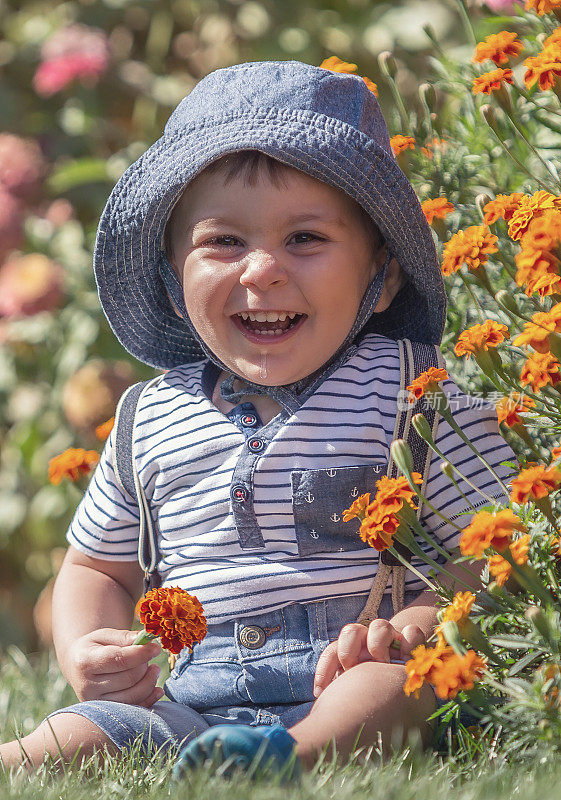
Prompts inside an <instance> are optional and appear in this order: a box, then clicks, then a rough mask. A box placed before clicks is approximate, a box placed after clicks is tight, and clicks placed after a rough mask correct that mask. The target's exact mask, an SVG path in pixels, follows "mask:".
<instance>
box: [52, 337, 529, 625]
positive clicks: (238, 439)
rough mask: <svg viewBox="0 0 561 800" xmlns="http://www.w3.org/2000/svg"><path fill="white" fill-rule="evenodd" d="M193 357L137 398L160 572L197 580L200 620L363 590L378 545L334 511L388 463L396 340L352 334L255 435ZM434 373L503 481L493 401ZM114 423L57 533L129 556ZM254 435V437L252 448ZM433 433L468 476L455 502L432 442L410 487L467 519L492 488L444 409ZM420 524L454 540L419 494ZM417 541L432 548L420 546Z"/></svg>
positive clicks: (133, 539) (412, 581) (128, 512)
mask: <svg viewBox="0 0 561 800" xmlns="http://www.w3.org/2000/svg"><path fill="white" fill-rule="evenodd" d="M205 366H208V362H207V361H199V362H197V363H195V364H188V365H184V366H180V367H177V368H174V369H172V370H170V371H169V372H167V373H166V374H165V376H164V377H163V379H162V380H161V381H160V383H159V384H158V385H157V386H154V387H151V389H150V390H149V391H148V392H146V393H145V394H144V396H143V398H142V399H141V401H140V403H139V406H138V410H137V416H136V426H135V446H134V457H135V465H136V468H137V470H138V475H139V478H140V481H141V483H142V485H143V487H144V490H145V492H146V496H147V498H148V501H149V505H150V508H151V512H152V517H153V519H154V522H155V524H156V527H157V530H158V539H159V548H160V562H159V565H158V570H159V572H160V574H161V576H162V581H163V583H162V585H164V586H165V585H173V586H180V587H182V588H184V589H186V590H188V591H189V592H191V593H192V594H196V596H197V597H198V598H199V600H200V601H201V602H202V604H203V606H204V608H205V614H206V615H207V618H208V620H209V621H210V622H223V621H226V620H228V619H231V618H233V617H243V616H247V615H251V614H261V613H265V612H267V611H270V610H274V609H277V608H282V607H283V606H285V605H287V604H289V603H293V602H308V601H313V600H321V599H327V598H331V597H340V596H344V595H352V594H361V593H367V592H368V591H369V590H370V587H371V585H372V581H373V578H374V576H375V574H376V571H377V567H378V558H379V557H378V553H377V551H376V550H374V549H372V548H371V547H368V546H366V545H365V544H363V543H362V541H361V540H360V539H359V537H358V535H357V530H358V524H359V522H358V520H354V521H353V522H351V523H344V522H343V521H342V520H341V517H342V512H343V510H344V509H345V508H347V507H348V506H349V505H350V504H351V502H352V500H353V498H355V497H356V496H357V495H359V494H362V493H363V492H365V491H374V492H375V488H374V482H375V480H376V479H377V478H379V477H381V475H382V474H385V473H386V469H387V464H388V460H389V447H390V443H391V440H392V436H393V431H394V423H395V417H396V411H397V396H398V391H399V377H400V364H399V353H398V347H397V343H396V342H395V341H393V340H390V339H388V338H386V337H384V336H380V335H377V334H368V335H366V336H365V337H364V338H363V339H362V341H361V342H360V344H359V346H358V348H357V349H356V350H355V352H354V353H353V354H352V355H351V356H350V357H349V358H348V359H347V360H346V361H344V362H343V363H342V364H341V365H339V366H338V367H337V369H336V370H335V371H334V372H332V373H331V374H330V375H328V376H327V377H326V379H325V380H324V381H323V383H321V385H320V386H319V388H317V389H316V391H315V392H314V393H313V394H312V395H311V396H309V397H307V398H306V399H305V400H304V402H303V403H302V405H301V406H300V408H298V409H297V411H295V412H294V413H293V414H292V415H291V414H289V413H288V412H281V413H280V414H279V415H278V416H277V417H275V418H274V420H271V422H269V423H268V424H267V425H265V426H263V427H262V428H259V429H257V430H256V431H255V436H254V437H253V438H252V437H249V438H246V436H245V435H244V433H243V432H242V431H241V430H240V428H239V427H238V426H237V425H236V424H234V422H233V421H232V420H231V419H229V418H228V417H227V416H225V415H224V414H223V413H222V412H221V411H219V410H218V409H217V408H216V406H215V405H214V404H213V403H212V401H211V400H210V399H209V397H208V396H207V394H205V391H204V388H206V387H205V384H204V379H203V376H204V371H205ZM441 385H442V388H443V390H444V391H445V393H446V395H447V396H448V399H449V403H450V407H451V410H452V412H453V415H454V418H455V420H456V422H457V424H458V425H459V427H460V428H461V430H462V431H463V432H464V434H465V436H466V437H467V438H468V439H469V440H470V441H471V442H472V443H473V445H474V446H475V447H476V448H477V449H478V450H479V451H480V453H481V454H482V455H483V456H484V457H485V458H486V459H487V460H488V461H489V463H490V464H491V466H492V467H494V468H495V470H496V471H497V473H498V474H499V475H500V477H501V478H502V479H503V480H505V479H506V477H507V476H508V475H509V474H510V473H511V469H510V468H508V467H506V466H504V465H501V462H503V461H509V460H514V456H513V453H512V450H511V449H510V448H509V446H508V445H507V444H506V443H505V441H504V440H503V438H502V437H501V436H500V434H499V433H498V423H497V415H496V412H495V409H494V406H493V405H492V404H491V403H487V402H485V401H483V400H482V399H481V398H474V397H469V396H467V395H465V394H463V393H462V392H461V391H460V390H459V389H458V387H457V386H456V385H455V384H454V382H453V381H451V380H446V381H444V382H442V384H441ZM114 435H115V430H113V432H112V433H111V435H110V436H109V439H108V440H107V442H106V445H105V448H104V451H103V454H102V456H101V460H100V462H99V464H98V465H97V467H96V470H95V472H94V474H93V475H92V479H91V481H90V484H89V487H88V490H87V492H86V494H85V495H84V497H83V499H82V501H81V502H80V504H79V506H78V508H77V510H76V513H75V515H74V518H73V520H72V523H71V525H70V527H69V530H68V533H67V538H68V541H69V542H70V544H71V545H73V547H75V548H76V549H78V550H80V551H81V552H83V553H86V554H88V555H91V556H92V557H95V558H100V559H109V560H134V559H136V557H137V555H136V554H137V543H138V527H139V515H138V511H137V508H136V504H135V502H134V501H133V500H132V499H131V498H130V497H129V496H128V494H127V493H126V492H124V491H123V489H122V488H121V487H120V485H119V483H118V481H117V479H116V476H115V472H114V469H113V454H112V450H113V446H114ZM255 441H257V442H258V444H259V447H260V448H261V449H260V451H259V452H257V453H255V452H253V453H251V454H250V453H248V447H249V449H255V448H254V447H253V445H252V442H253V444H255ZM436 444H437V447H438V448H439V449H440V450H441V451H442V453H443V454H444V455H445V456H446V458H447V459H448V460H449V461H450V462H451V463H452V464H454V465H455V466H456V467H457V468H458V469H459V470H460V472H461V473H462V474H463V475H464V476H465V477H466V478H467V479H468V480H469V481H470V482H471V483H472V484H474V485H475V486H476V487H478V489H479V490H480V491H477V490H476V489H475V488H472V487H471V486H469V485H468V484H467V483H466V482H464V481H463V480H461V479H458V483H459V487H460V489H461V490H462V491H463V493H464V494H465V496H466V498H467V501H466V499H464V498H463V497H462V496H461V495H460V494H459V493H458V491H457V490H456V488H455V487H454V486H453V484H452V483H451V482H450V480H449V479H448V478H447V477H446V476H445V475H444V474H443V473H442V472H441V470H440V464H441V460H440V458H439V457H438V456H436V455H435V454H433V458H432V460H431V464H430V468H429V472H428V477H427V481H426V484H425V486H424V494H425V496H426V497H427V499H428V500H429V502H430V503H431V504H432V505H433V506H435V507H436V508H438V509H439V510H441V511H442V512H443V513H445V514H446V516H447V517H448V518H449V519H450V520H451V521H452V522H454V523H455V525H459V526H460V527H465V526H466V525H467V524H468V522H469V520H470V519H471V514H472V513H473V511H472V510H471V509H470V503H471V504H473V506H475V507H476V508H477V507H481V506H483V505H485V504H487V503H488V502H489V500H488V498H498V499H499V500H503V501H505V500H506V496H505V494H504V492H503V490H502V489H501V486H500V484H499V483H498V482H497V480H496V479H495V478H494V477H493V475H492V474H491V473H490V472H489V471H488V470H487V469H486V468H485V467H484V466H483V464H482V463H481V461H479V460H478V459H477V458H476V456H475V455H474V453H473V452H472V450H471V449H470V448H469V446H468V445H467V444H466V443H465V442H464V441H462V439H461V437H460V436H459V435H458V434H457V433H456V432H455V431H454V430H453V429H452V428H451V427H450V426H449V424H448V423H447V422H446V421H445V420H444V419H442V418H441V419H440V423H439V427H438V435H437V439H436ZM255 447H257V445H255ZM244 470H245V472H244ZM240 475H241V476H242V478H241V479H240ZM244 476H245V477H244ZM456 477H457V476H456ZM240 491H241V492H242V495H243V493H244V492H245V500H244V499H243V498H242V500H240ZM236 492H237V495H236ZM481 492H483V493H484V494H483V495H482V494H481ZM468 501H469V502H468ZM244 515H245V516H244ZM421 522H422V524H423V526H424V528H425V530H426V531H428V532H429V533H431V534H432V536H433V537H434V538H435V540H437V542H438V543H440V545H441V546H443V547H444V548H445V549H446V550H448V551H450V549H452V548H455V547H457V546H458V541H459V538H460V531H459V530H458V529H457V527H455V526H454V525H452V524H450V522H445V521H443V520H442V519H441V518H440V517H439V516H438V515H437V514H436V513H434V512H433V511H431V510H430V509H429V508H428V507H427V506H425V507H424V511H423V514H422V516H421ZM353 526H354V527H353ZM419 544H420V546H421V547H422V549H423V550H424V551H425V552H426V554H427V555H428V556H430V557H431V558H432V559H434V560H435V561H438V562H439V563H443V562H444V560H445V558H444V556H442V555H439V554H438V553H437V551H436V550H435V549H434V548H433V547H432V546H431V545H429V544H427V543H426V542H423V541H421V540H419ZM411 564H412V566H413V567H415V568H416V569H417V570H419V571H420V572H421V573H423V574H424V575H427V574H428V572H429V570H430V569H431V567H430V566H429V565H427V564H426V562H424V561H423V560H422V559H421V558H419V557H415V556H413V557H412V558H411ZM405 588H406V590H407V591H409V590H422V589H423V588H424V583H423V581H422V580H421V579H420V578H419V577H417V576H416V575H415V574H414V573H413V572H411V571H408V572H407V575H406V586H405ZM387 591H390V589H388V590H387Z"/></svg>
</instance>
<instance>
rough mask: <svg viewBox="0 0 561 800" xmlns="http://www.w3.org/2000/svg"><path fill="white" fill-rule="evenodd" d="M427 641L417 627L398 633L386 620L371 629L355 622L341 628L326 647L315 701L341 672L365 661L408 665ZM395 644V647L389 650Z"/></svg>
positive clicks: (374, 621) (317, 674)
mask: <svg viewBox="0 0 561 800" xmlns="http://www.w3.org/2000/svg"><path fill="white" fill-rule="evenodd" d="M425 641H426V638H425V634H424V633H423V631H422V630H421V628H419V626H418V625H406V626H405V627H404V628H403V630H402V631H398V630H396V629H395V628H394V626H393V625H392V624H391V622H389V621H388V620H387V619H375V620H373V621H372V622H371V623H370V625H369V626H368V628H367V627H366V626H365V625H361V624H359V623H358V622H352V623H350V624H349V625H345V626H344V627H343V628H341V632H340V633H339V637H338V638H337V639H336V640H335V641H334V642H331V643H330V644H328V645H327V647H326V648H325V650H324V651H323V653H322V654H321V655H320V657H319V660H318V663H317V666H316V674H315V678H314V697H319V695H320V694H321V692H322V691H323V690H324V689H325V687H326V686H328V685H329V684H330V683H331V682H332V681H333V680H334V679H335V678H337V677H338V676H339V675H340V674H341V673H342V672H345V671H346V670H348V669H351V668H352V667H354V666H356V665H357V664H361V663H362V662H363V661H382V662H384V663H385V664H389V663H390V661H391V660H392V659H402V660H403V661H406V660H407V659H409V658H410V656H411V651H412V650H413V648H415V647H417V645H419V644H423V643H424V642H425ZM392 642H396V647H395V649H394V647H392V648H391V649H390V645H391V644H392Z"/></svg>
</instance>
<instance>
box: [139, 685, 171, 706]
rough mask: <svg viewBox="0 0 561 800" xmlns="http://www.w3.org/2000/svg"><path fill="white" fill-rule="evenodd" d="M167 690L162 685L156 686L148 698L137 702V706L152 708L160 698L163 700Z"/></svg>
mask: <svg viewBox="0 0 561 800" xmlns="http://www.w3.org/2000/svg"><path fill="white" fill-rule="evenodd" d="M164 695H165V692H164V690H163V689H162V687H161V686H154V689H153V690H152V692H151V693H150V694H149V695H148V697H147V698H146V700H143V701H142V702H141V703H137V704H136V705H137V706H143V707H144V708H151V707H152V706H153V705H154V703H157V702H158V700H161V699H162V697H164Z"/></svg>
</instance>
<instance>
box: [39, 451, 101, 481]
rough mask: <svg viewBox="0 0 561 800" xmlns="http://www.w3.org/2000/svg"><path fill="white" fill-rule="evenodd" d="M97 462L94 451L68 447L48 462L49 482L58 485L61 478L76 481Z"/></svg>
mask: <svg viewBox="0 0 561 800" xmlns="http://www.w3.org/2000/svg"><path fill="white" fill-rule="evenodd" d="M98 461H99V453H97V452H96V451H95V450H84V449H82V448H81V447H70V448H68V450H65V451H64V453H61V454H60V455H58V456H55V457H54V458H51V460H50V461H49V480H50V482H51V483H54V484H58V483H60V482H61V481H62V479H63V478H68V479H69V480H71V481H77V480H79V478H80V477H81V476H82V475H87V474H88V473H89V472H91V470H92V468H93V467H95V465H96V464H97V462H98Z"/></svg>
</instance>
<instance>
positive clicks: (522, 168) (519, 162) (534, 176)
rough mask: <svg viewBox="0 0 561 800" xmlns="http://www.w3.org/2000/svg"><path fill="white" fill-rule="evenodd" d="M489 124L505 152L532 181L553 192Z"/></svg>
mask: <svg viewBox="0 0 561 800" xmlns="http://www.w3.org/2000/svg"><path fill="white" fill-rule="evenodd" d="M487 125H488V126H489V129H490V130H491V131H492V133H493V135H494V136H495V138H496V140H497V141H498V143H499V144H500V146H501V147H502V149H503V150H504V152H505V153H506V154H507V156H508V157H509V158H511V159H512V160H513V161H514V163H515V164H516V166H517V167H519V168H520V169H521V170H522V171H523V172H524V173H525V174H526V175H527V176H528V177H529V178H530V179H531V180H532V181H535V182H536V183H538V184H539V185H540V186H541V188H542V189H545V190H546V192H549V193H551V187H550V186H548V185H547V184H546V183H544V182H543V181H542V180H541V179H540V178H538V177H537V175H533V174H532V173H531V172H530V170H529V169H528V168H527V167H526V165H525V164H524V163H523V162H522V161H520V159H519V158H518V157H517V156H515V155H514V153H512V152H511V151H510V149H509V148H508V147H507V146H506V144H505V143H504V141H503V139H502V138H501V137H500V136H499V134H498V133H497V132H496V131H495V130H493V128H492V127H491V126H490V125H489V123H487Z"/></svg>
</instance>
